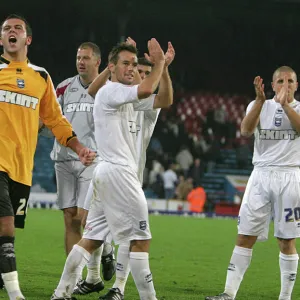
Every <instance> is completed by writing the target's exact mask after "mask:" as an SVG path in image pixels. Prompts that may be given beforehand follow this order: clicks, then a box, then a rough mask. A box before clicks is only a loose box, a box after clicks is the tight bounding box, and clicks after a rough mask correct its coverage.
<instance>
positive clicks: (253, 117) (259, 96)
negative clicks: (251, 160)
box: [241, 76, 266, 137]
mask: <svg viewBox="0 0 300 300" xmlns="http://www.w3.org/2000/svg"><path fill="white" fill-rule="evenodd" d="M262 82H263V80H262V78H260V77H259V76H257V77H255V79H254V88H255V92H256V99H255V101H254V103H253V105H252V108H251V109H250V111H249V112H248V113H247V114H246V116H245V117H244V119H243V121H242V123H241V135H243V136H245V137H250V136H251V135H252V134H253V133H254V131H255V129H256V127H257V126H258V123H259V117H260V113H261V110H262V107H263V105H264V103H265V101H266V96H265V92H264V84H263V83H262Z"/></svg>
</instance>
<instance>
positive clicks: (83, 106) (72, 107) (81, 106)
mask: <svg viewBox="0 0 300 300" xmlns="http://www.w3.org/2000/svg"><path fill="white" fill-rule="evenodd" d="M93 108H94V103H86V102H82V103H69V104H67V108H66V109H65V113H71V112H74V111H76V112H77V111H78V112H79V111H81V112H82V111H83V112H93Z"/></svg>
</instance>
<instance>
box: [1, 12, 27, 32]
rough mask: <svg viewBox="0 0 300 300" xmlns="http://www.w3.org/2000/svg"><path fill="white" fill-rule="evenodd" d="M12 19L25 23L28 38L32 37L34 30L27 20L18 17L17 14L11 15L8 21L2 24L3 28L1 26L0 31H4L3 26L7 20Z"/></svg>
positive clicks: (7, 18)
mask: <svg viewBox="0 0 300 300" xmlns="http://www.w3.org/2000/svg"><path fill="white" fill-rule="evenodd" d="M10 19H18V20H22V21H23V22H24V23H25V28H26V33H27V36H32V29H31V26H30V25H29V23H28V22H27V20H26V19H25V18H24V17H22V16H20V15H16V14H11V15H9V16H7V17H6V19H5V20H4V21H3V22H2V23H1V26H0V30H1V31H2V26H3V24H4V23H5V22H6V21H7V20H10Z"/></svg>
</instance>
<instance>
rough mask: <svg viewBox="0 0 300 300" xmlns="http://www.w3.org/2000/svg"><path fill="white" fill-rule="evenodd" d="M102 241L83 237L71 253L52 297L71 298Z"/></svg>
mask: <svg viewBox="0 0 300 300" xmlns="http://www.w3.org/2000/svg"><path fill="white" fill-rule="evenodd" d="M101 244H102V241H97V240H89V239H84V238H82V239H81V240H80V241H79V243H78V244H76V245H74V247H73V248H72V250H71V252H70V253H69V255H68V257H67V260H66V263H65V266H64V270H63V273H62V276H61V278H60V281H59V284H58V286H57V288H56V289H55V291H54V294H53V295H52V297H51V299H53V300H54V299H71V295H72V293H73V290H74V288H75V286H76V283H77V282H78V279H79V278H80V276H81V274H82V270H83V268H84V267H85V265H86V264H87V262H88V261H89V260H90V257H91V254H92V253H93V252H94V251H95V250H96V249H97V248H99V247H100V246H101Z"/></svg>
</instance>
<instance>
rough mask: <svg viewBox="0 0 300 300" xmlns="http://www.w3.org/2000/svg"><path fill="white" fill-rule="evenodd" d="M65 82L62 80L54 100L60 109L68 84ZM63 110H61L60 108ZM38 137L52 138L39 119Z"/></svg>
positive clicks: (49, 131) (51, 134)
mask: <svg viewBox="0 0 300 300" xmlns="http://www.w3.org/2000/svg"><path fill="white" fill-rule="evenodd" d="M66 81H67V80H64V81H63V82H61V83H60V84H59V85H58V86H57V88H56V97H57V98H56V99H57V102H58V104H59V105H60V106H61V107H62V105H63V102H64V100H63V99H64V93H65V90H66V88H67V87H68V85H69V83H70V82H66ZM62 109H63V108H62ZM39 135H42V136H44V137H47V138H52V137H54V135H53V133H52V131H51V130H50V129H49V128H48V127H47V126H46V125H45V124H44V123H43V121H42V120H41V119H39Z"/></svg>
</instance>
